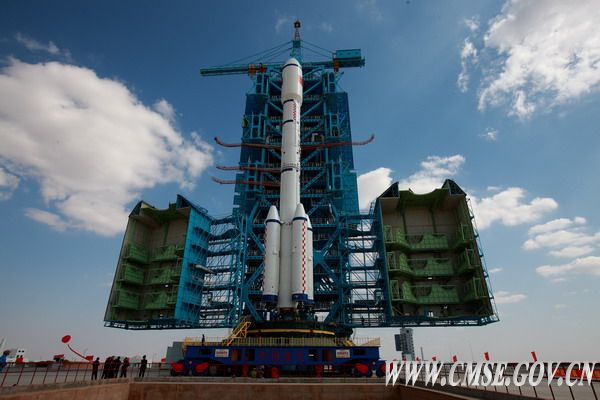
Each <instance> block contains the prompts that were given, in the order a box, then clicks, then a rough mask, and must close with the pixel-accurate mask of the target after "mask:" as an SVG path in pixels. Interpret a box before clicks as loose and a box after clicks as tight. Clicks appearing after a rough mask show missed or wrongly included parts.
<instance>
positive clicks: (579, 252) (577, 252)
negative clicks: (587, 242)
mask: <svg viewBox="0 0 600 400" xmlns="http://www.w3.org/2000/svg"><path fill="white" fill-rule="evenodd" d="M594 250H595V249H594V248H593V247H592V246H567V247H565V248H562V249H560V250H552V251H550V255H553V256H554V257H563V258H575V257H581V256H585V255H587V254H590V253H592V252H593V251H594Z"/></svg>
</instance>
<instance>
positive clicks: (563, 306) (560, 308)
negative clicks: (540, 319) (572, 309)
mask: <svg viewBox="0 0 600 400" xmlns="http://www.w3.org/2000/svg"><path fill="white" fill-rule="evenodd" d="M565 308H567V305H566V304H555V305H554V309H556V310H563V309H565Z"/></svg>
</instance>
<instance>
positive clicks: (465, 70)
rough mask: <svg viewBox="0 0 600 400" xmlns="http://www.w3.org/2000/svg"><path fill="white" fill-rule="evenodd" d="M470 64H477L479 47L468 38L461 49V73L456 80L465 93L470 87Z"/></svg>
mask: <svg viewBox="0 0 600 400" xmlns="http://www.w3.org/2000/svg"><path fill="white" fill-rule="evenodd" d="M469 64H477V49H476V48H475V46H474V45H473V42H472V41H471V40H470V39H468V38H467V39H465V42H464V44H463V48H462V50H461V51H460V74H459V75H458V79H457V80H456V84H457V85H458V88H459V89H460V91H461V92H463V93H464V92H466V91H467V90H468V89H469Z"/></svg>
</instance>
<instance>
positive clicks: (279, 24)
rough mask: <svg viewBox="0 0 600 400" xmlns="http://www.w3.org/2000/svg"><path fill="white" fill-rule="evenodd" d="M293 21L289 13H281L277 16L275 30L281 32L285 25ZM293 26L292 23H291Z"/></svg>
mask: <svg viewBox="0 0 600 400" xmlns="http://www.w3.org/2000/svg"><path fill="white" fill-rule="evenodd" d="M291 21H292V17H288V16H287V15H279V16H277V19H276V20H275V32H277V33H279V32H281V29H283V26H284V25H286V24H289V22H291ZM290 27H291V25H290Z"/></svg>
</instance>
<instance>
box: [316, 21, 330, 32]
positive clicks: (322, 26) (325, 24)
mask: <svg viewBox="0 0 600 400" xmlns="http://www.w3.org/2000/svg"><path fill="white" fill-rule="evenodd" d="M319 29H321V30H322V31H323V32H327V33H331V32H333V25H331V24H330V23H329V22H321V24H320V25H319Z"/></svg>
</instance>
